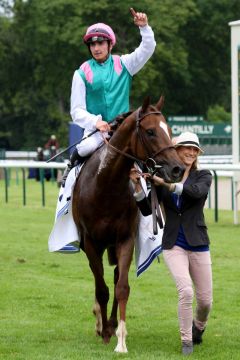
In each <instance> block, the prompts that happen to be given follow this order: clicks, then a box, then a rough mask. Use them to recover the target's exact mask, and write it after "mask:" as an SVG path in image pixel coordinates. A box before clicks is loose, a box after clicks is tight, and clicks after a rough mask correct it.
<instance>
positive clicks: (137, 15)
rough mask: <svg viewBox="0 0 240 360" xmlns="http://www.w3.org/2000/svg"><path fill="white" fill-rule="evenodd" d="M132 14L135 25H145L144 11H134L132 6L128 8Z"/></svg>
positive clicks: (146, 22)
mask: <svg viewBox="0 0 240 360" xmlns="http://www.w3.org/2000/svg"><path fill="white" fill-rule="evenodd" d="M130 11H131V14H132V16H133V20H134V24H135V25H137V26H146V25H147V24H148V18H147V15H146V14H145V13H141V12H136V11H135V10H134V9H133V8H130Z"/></svg>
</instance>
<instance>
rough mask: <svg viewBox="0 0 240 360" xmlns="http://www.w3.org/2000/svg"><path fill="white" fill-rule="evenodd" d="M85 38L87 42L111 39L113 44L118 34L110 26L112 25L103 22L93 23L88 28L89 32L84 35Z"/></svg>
mask: <svg viewBox="0 0 240 360" xmlns="http://www.w3.org/2000/svg"><path fill="white" fill-rule="evenodd" d="M83 40H84V42H85V43H86V44H89V43H91V42H94V41H103V40H110V41H111V43H112V45H115V44H116V36H115V34H114V32H113V30H112V28H110V26H108V25H106V24H103V23H98V24H94V25H91V26H90V27H89V28H88V29H87V32H86V34H85V35H84V37H83Z"/></svg>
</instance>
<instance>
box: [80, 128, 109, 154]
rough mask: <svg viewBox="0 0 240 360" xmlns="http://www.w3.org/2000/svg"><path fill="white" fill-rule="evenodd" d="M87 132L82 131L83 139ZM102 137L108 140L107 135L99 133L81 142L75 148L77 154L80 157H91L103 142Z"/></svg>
mask: <svg viewBox="0 0 240 360" xmlns="http://www.w3.org/2000/svg"><path fill="white" fill-rule="evenodd" d="M88 134H89V132H87V131H84V134H83V137H85V136H87V135H88ZM103 137H106V138H108V133H101V132H100V131H98V132H96V133H95V134H93V135H91V136H89V138H87V139H85V140H83V141H81V142H80V144H78V145H77V146H76V148H77V151H78V154H79V155H80V156H83V157H84V156H88V155H91V154H92V153H93V152H94V151H95V150H96V149H97V148H98V147H99V146H101V145H102V144H103V142H104V139H103Z"/></svg>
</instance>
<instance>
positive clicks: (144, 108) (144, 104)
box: [142, 96, 150, 114]
mask: <svg viewBox="0 0 240 360" xmlns="http://www.w3.org/2000/svg"><path fill="white" fill-rule="evenodd" d="M149 105H150V96H147V97H145V99H144V100H143V104H142V113H143V114H144V113H145V112H146V111H147V108H148V107H149Z"/></svg>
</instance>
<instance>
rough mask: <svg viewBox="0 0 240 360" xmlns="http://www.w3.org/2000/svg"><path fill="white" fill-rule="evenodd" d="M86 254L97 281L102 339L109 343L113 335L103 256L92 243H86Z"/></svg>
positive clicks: (96, 295) (96, 291)
mask: <svg viewBox="0 0 240 360" xmlns="http://www.w3.org/2000/svg"><path fill="white" fill-rule="evenodd" d="M85 252H86V254H87V257H88V260H89V266H90V268H91V270H92V273H93V275H94V279H95V297H96V299H97V302H98V304H99V305H100V308H101V315H102V333H101V335H102V338H103V341H104V343H109V341H110V338H111V334H110V332H109V330H108V321H107V304H108V300H109V289H108V287H107V285H106V283H105V281H104V277H103V263H102V254H97V252H96V250H95V249H94V247H93V246H92V244H91V243H90V241H85Z"/></svg>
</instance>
